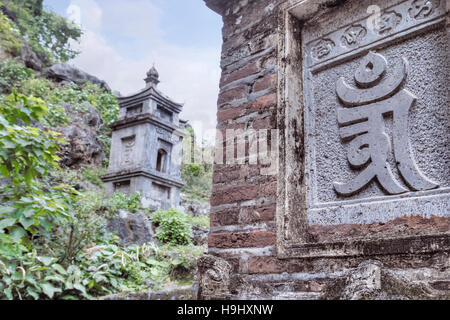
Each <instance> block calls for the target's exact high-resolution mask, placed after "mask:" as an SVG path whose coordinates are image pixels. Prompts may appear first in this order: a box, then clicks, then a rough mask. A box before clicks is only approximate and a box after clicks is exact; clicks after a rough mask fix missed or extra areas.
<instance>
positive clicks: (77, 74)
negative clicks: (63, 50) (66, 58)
mask: <svg viewBox="0 0 450 320" xmlns="http://www.w3.org/2000/svg"><path fill="white" fill-rule="evenodd" d="M47 75H48V77H50V78H52V79H55V80H57V81H61V82H62V81H71V82H74V83H76V84H78V85H82V84H84V83H86V82H87V81H90V82H92V83H93V84H97V85H99V86H100V87H101V88H103V89H105V90H107V91H109V92H111V88H110V87H109V85H108V84H107V83H106V82H105V81H103V80H100V79H99V78H97V77H95V76H93V75H91V74H89V73H87V72H84V71H82V70H80V69H78V68H76V67H74V66H71V65H70V64H67V63H59V64H55V65H53V66H51V67H50V68H49V69H48V70H47Z"/></svg>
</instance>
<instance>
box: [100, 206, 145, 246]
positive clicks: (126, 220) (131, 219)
mask: <svg viewBox="0 0 450 320" xmlns="http://www.w3.org/2000/svg"><path fill="white" fill-rule="evenodd" d="M107 229H108V231H110V232H117V234H118V235H119V237H120V239H121V242H122V245H123V246H129V245H131V244H138V245H144V244H147V243H150V242H152V240H153V229H152V223H151V221H150V220H149V219H148V218H147V216H146V215H145V214H144V213H130V212H127V211H123V210H121V211H120V212H119V216H118V217H117V218H114V219H111V220H109V221H108V224H107Z"/></svg>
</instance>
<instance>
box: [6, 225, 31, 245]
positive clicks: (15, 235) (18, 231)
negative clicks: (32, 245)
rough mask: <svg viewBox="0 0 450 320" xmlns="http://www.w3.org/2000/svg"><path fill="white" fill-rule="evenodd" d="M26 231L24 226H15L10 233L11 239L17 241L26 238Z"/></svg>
mask: <svg viewBox="0 0 450 320" xmlns="http://www.w3.org/2000/svg"><path fill="white" fill-rule="evenodd" d="M26 234H27V233H26V231H25V230H23V228H21V227H13V228H12V229H11V230H10V231H9V235H10V237H11V239H12V240H13V241H15V242H19V241H20V240H21V239H22V238H24V237H25V236H26Z"/></svg>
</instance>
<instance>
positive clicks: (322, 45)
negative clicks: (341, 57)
mask: <svg viewBox="0 0 450 320" xmlns="http://www.w3.org/2000/svg"><path fill="white" fill-rule="evenodd" d="M335 46H336V44H335V43H334V42H333V41H332V40H330V39H320V40H319V41H318V42H317V43H316V44H315V45H314V46H313V47H312V49H311V56H312V57H313V58H314V59H316V60H320V59H322V58H325V57H326V56H328V55H329V54H330V53H331V51H332V50H333V48H334V47H335Z"/></svg>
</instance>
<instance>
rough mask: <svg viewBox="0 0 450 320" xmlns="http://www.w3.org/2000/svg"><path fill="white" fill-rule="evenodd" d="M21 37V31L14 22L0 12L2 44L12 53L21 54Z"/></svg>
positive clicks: (0, 37) (0, 38)
mask: <svg viewBox="0 0 450 320" xmlns="http://www.w3.org/2000/svg"><path fill="white" fill-rule="evenodd" d="M20 38H21V35H20V31H19V30H18V29H17V28H16V26H15V25H14V23H13V22H12V21H11V20H9V19H8V17H6V16H5V15H4V14H3V13H1V12H0V46H1V47H2V48H3V49H5V50H6V51H7V52H9V53H11V54H12V55H19V54H20V50H21V46H20V42H19V39H20Z"/></svg>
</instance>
